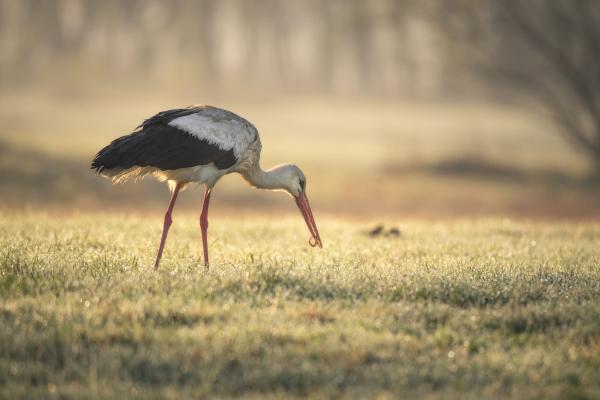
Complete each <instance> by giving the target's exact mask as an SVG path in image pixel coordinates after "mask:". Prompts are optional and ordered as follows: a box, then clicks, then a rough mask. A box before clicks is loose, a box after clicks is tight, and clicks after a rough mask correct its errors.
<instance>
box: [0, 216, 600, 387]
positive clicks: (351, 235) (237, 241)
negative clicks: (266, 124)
mask: <svg viewBox="0 0 600 400" xmlns="http://www.w3.org/2000/svg"><path fill="white" fill-rule="evenodd" d="M0 221H1V222H0V398H13V399H14V398H27V399H31V398H201V397H218V398H227V397H239V396H244V397H250V398H284V397H285V398H288V397H310V398H343V397H347V398H356V397H367V398H376V397H377V398H384V399H385V398H400V397H401V396H402V397H403V396H411V397H417V396H418V397H420V398H424V399H429V398H473V399H478V398H482V397H485V398H508V397H511V398H563V399H564V398H573V399H581V398H599V397H600V378H599V376H600V375H599V373H598V371H599V370H600V268H599V266H600V225H598V224H567V223H560V224H558V223H524V222H513V221H510V220H500V219H492V220H478V221H466V220H464V221H449V222H444V223H433V222H422V221H402V222H399V223H398V224H396V225H390V227H391V226H399V228H400V229H401V235H400V236H399V237H393V238H392V237H389V238H383V237H378V238H371V237H369V236H367V235H366V234H365V233H364V231H365V230H367V229H368V228H369V227H370V226H372V225H370V224H368V223H366V222H365V223H350V222H344V221H341V220H336V219H332V218H319V215H317V222H318V223H319V227H320V230H321V231H322V237H323V244H324V246H325V247H324V249H322V250H315V249H311V248H309V247H308V245H307V244H306V239H307V232H306V228H305V227H304V226H303V225H302V221H301V219H300V217H295V218H292V217H290V218H279V219H277V220H269V219H266V218H264V217H263V218H260V217H252V218H248V219H237V220H236V219H234V218H231V217H221V216H215V217H213V218H212V219H211V227H210V246H211V247H210V249H211V255H212V266H211V269H210V270H209V271H205V270H204V268H202V267H201V266H200V265H201V262H200V241H199V232H198V228H197V226H196V216H195V215H187V214H183V213H182V214H177V213H176V215H175V222H174V225H173V228H172V231H171V232H172V235H171V237H170V238H169V242H168V243H167V249H166V253H165V258H164V261H163V264H162V265H161V268H160V269H159V270H158V271H154V269H153V268H152V267H151V265H152V262H153V256H154V252H155V246H156V244H157V240H158V236H159V234H160V225H161V221H160V215H152V217H147V216H145V215H139V216H126V215H115V214H82V215H66V216H65V215H62V216H61V215H55V216H51V215H46V214H32V213H29V214H7V213H4V214H3V215H1V216H0Z"/></svg>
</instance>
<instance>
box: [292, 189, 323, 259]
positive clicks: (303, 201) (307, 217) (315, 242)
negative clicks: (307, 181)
mask: <svg viewBox="0 0 600 400" xmlns="http://www.w3.org/2000/svg"><path fill="white" fill-rule="evenodd" d="M296 204H297V205H298V208H299V209H300V212H301V213H302V216H303V217H304V221H305V222H306V226H308V230H309V231H310V234H311V238H310V240H309V241H308V244H310V245H311V246H312V247H316V246H319V247H320V248H322V247H323V245H322V244H321V237H320V236H319V231H318V230H317V224H315V219H314V218H313V215H312V211H311V210H310V204H308V198H307V197H306V193H305V192H302V193H300V194H299V195H298V197H296Z"/></svg>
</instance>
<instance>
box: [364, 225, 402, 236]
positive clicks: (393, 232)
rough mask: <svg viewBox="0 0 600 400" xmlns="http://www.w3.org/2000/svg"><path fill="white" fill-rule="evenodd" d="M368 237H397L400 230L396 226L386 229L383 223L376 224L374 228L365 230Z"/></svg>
mask: <svg viewBox="0 0 600 400" xmlns="http://www.w3.org/2000/svg"><path fill="white" fill-rule="evenodd" d="M367 234H368V235H369V236H370V237H379V236H383V237H399V236H400V234H401V232H400V229H398V228H391V229H388V230H387V231H386V229H385V228H384V226H383V225H377V226H375V228H373V229H371V230H370V231H368V232H367Z"/></svg>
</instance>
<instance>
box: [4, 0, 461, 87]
mask: <svg viewBox="0 0 600 400" xmlns="http://www.w3.org/2000/svg"><path fill="white" fill-rule="evenodd" d="M434 6H435V7H434ZM436 7H437V6H436V3H435V2H433V3H431V2H421V1H402V0H372V1H365V0H304V1H281V0H170V1H166V0H154V1H153V0H104V1H96V0H43V1H42V0H1V1H0V83H1V84H2V85H3V86H4V87H7V86H14V85H27V84H31V81H32V80H33V81H38V82H39V81H40V80H42V81H43V80H45V79H49V78H53V79H59V78H60V77H61V76H62V77H63V79H64V80H65V81H67V82H64V84H68V83H69V82H70V83H71V84H72V85H76V84H82V82H81V80H85V79H88V80H89V81H96V82H97V81H102V84H111V83H115V84H122V81H129V82H131V83H133V82H132V81H134V82H139V81H141V80H147V79H152V82H153V83H154V84H160V83H161V82H162V83H166V84H173V83H174V82H182V84H187V85H190V84H191V85H197V86H201V87H202V88H210V87H219V88H220V89H223V88H233V89H235V90H239V89H240V88H245V89H257V88H259V89H260V90H269V89H273V88H276V89H279V88H285V89H296V90H302V91H304V92H323V91H332V92H342V93H347V92H359V93H367V92H368V93H375V94H385V95H389V94H393V95H398V94H401V95H402V96H405V97H432V96H433V97H436V96H442V95H447V94H449V93H452V91H453V89H456V87H457V86H459V82H457V80H456V79H445V78H444V75H446V74H448V73H449V71H450V70H451V69H452V65H451V64H452V62H454V60H453V59H452V57H448V55H449V53H451V52H452V48H450V47H448V46H447V45H446V44H444V43H442V41H441V40H440V37H439V35H437V34H436V32H434V30H435V29H436V25H435V24H432V20H431V15H432V14H431V12H432V10H434V9H435V8H436ZM78 79H79V80H78ZM85 83H86V84H89V83H91V82H85Z"/></svg>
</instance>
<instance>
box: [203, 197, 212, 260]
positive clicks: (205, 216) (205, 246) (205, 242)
mask: <svg viewBox="0 0 600 400" xmlns="http://www.w3.org/2000/svg"><path fill="white" fill-rule="evenodd" d="M210 193H211V188H209V187H207V188H206V192H205V193H204V202H203V203H202V213H200V230H201V231H202V247H203V249H204V266H205V267H206V268H207V269H208V236H207V233H208V204H209V202H210Z"/></svg>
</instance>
